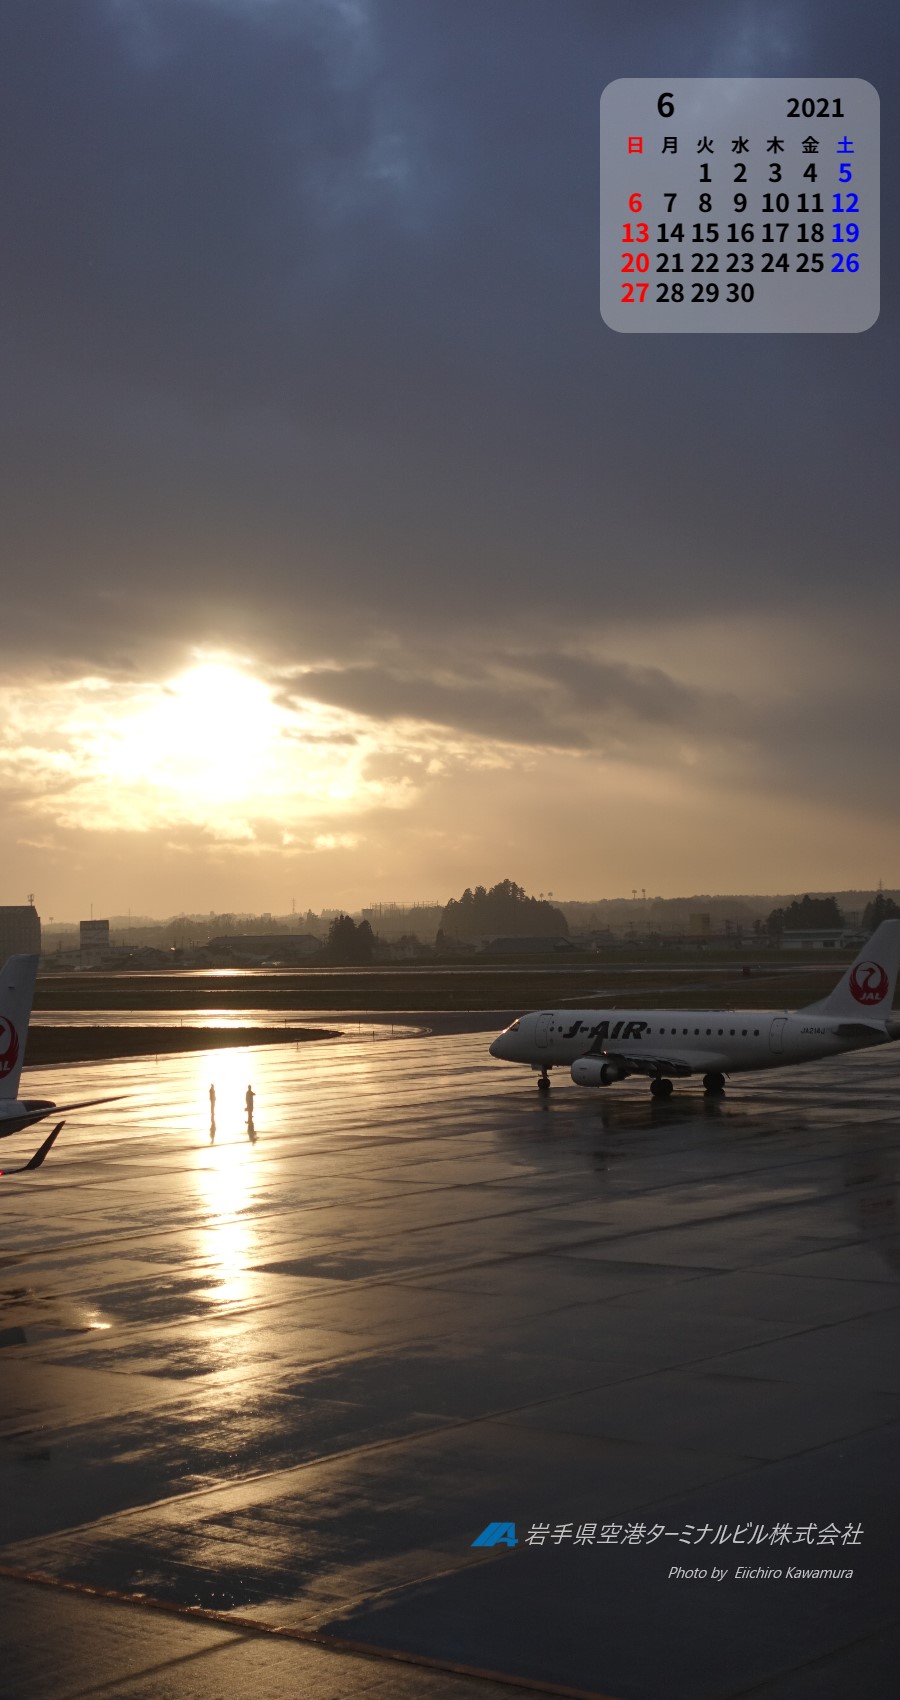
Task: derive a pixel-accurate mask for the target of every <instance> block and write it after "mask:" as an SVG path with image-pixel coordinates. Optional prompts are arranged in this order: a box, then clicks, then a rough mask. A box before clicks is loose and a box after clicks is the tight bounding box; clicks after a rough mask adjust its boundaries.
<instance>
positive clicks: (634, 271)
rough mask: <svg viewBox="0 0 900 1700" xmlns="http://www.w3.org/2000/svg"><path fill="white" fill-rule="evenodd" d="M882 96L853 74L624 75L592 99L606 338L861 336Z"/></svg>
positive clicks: (871, 264)
mask: <svg viewBox="0 0 900 1700" xmlns="http://www.w3.org/2000/svg"><path fill="white" fill-rule="evenodd" d="M879 112H880V107H879V99H878V94H877V92H876V90H875V89H874V88H873V87H872V84H871V83H868V82H865V81H863V80H862V78H860V77H827V78H822V77H819V78H810V77H669V78H650V77H620V78H619V79H618V80H617V81H616V82H612V83H608V84H607V86H606V88H605V89H604V90H603V93H602V95H601V97H600V311H601V313H602V316H603V319H604V321H605V322H606V324H607V325H609V326H610V328H611V329H612V330H615V331H864V330H868V329H869V327H870V325H873V324H874V323H875V320H876V319H877V318H878V311H879V301H880V280H879V263H880V261H879Z"/></svg>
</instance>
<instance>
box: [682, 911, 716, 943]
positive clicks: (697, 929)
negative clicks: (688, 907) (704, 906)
mask: <svg viewBox="0 0 900 1700" xmlns="http://www.w3.org/2000/svg"><path fill="white" fill-rule="evenodd" d="M688 930H689V932H691V933H692V934H693V936H694V937H695V938H708V937H709V934H710V933H711V931H712V916H711V915H710V914H709V913H707V911H706V910H703V911H701V913H699V914H696V915H689V916H688Z"/></svg>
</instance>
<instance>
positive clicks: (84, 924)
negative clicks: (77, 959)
mask: <svg viewBox="0 0 900 1700" xmlns="http://www.w3.org/2000/svg"><path fill="white" fill-rule="evenodd" d="M78 943H79V947H80V950H81V966H82V968H85V967H88V966H89V965H92V964H95V963H98V962H99V961H100V958H101V956H106V954H107V952H108V950H109V922H108V921H79V923H78Z"/></svg>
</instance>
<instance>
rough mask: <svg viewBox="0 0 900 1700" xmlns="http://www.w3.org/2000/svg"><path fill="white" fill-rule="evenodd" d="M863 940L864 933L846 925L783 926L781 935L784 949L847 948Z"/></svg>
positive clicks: (864, 940)
mask: <svg viewBox="0 0 900 1700" xmlns="http://www.w3.org/2000/svg"><path fill="white" fill-rule="evenodd" d="M865 942H866V936H865V933H861V932H857V931H856V930H855V929H850V928H848V927H785V929H784V932H783V933H782V935H781V943H782V946H783V947H784V949H785V950H848V949H850V947H851V946H855V945H860V944H865Z"/></svg>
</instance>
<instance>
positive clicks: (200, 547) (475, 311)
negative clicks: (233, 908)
mask: <svg viewBox="0 0 900 1700" xmlns="http://www.w3.org/2000/svg"><path fill="white" fill-rule="evenodd" d="M897 31H898V18H897V14H896V11H895V9H894V8H891V7H889V6H888V5H887V4H886V0H862V3H861V4H858V5H856V6H854V7H853V8H852V9H851V8H847V7H846V6H838V5H837V4H836V0H815V3H813V0H734V3H733V4H731V5H729V6H728V7H726V8H723V7H722V6H721V5H719V4H718V3H717V0H679V3H678V4H677V5H675V6H673V5H672V4H671V0H665V3H664V0H645V4H644V5H642V6H641V7H639V8H630V9H629V8H620V9H615V8H611V7H609V6H603V5H599V4H597V3H596V0H452V3H450V0H268V3H261V0H258V3H254V0H79V4H78V5H77V6H76V5H73V4H72V3H71V0H41V4H40V5H39V6H27V5H18V6H12V5H10V6H6V7H0V54H2V57H3V63H4V65H5V66H6V68H7V78H6V86H5V93H4V101H3V103H2V105H0V146H2V153H3V159H4V169H3V172H2V173H0V216H2V221H3V228H4V232H5V251H4V264H3V267H2V268H0V352H2V354H3V357H4V374H5V376H4V386H3V391H2V395H0V448H2V463H0V464H2V473H0V491H2V500H3V507H4V540H5V545H6V555H7V559H8V562H9V571H8V574H7V584H6V587H5V593H4V617H5V629H6V631H7V632H8V633H11V634H13V642H12V644H11V645H10V646H8V650H7V655H6V658H5V665H6V668H7V671H8V672H9V673H15V672H16V671H18V672H21V673H22V674H23V675H24V674H25V673H34V672H36V671H44V672H46V673H49V674H50V675H51V676H55V677H65V676H67V675H69V674H77V673H79V672H83V671H85V670H97V671H98V672H103V673H105V674H108V675H110V676H112V677H115V678H118V679H121V680H127V679H129V678H130V679H134V680H139V679H140V678H142V677H144V676H145V674H147V673H148V672H150V673H154V674H156V675H163V676H164V675H165V674H166V673H167V672H168V671H172V670H174V669H176V668H177V667H179V666H181V665H183V664H184V660H185V657H186V656H187V655H188V653H189V652H190V650H191V649H192V648H193V647H195V646H198V645H200V646H204V645H205V646H207V647H213V648H215V647H216V646H221V647H223V648H228V649H230V650H231V651H232V652H233V653H234V654H235V655H238V656H243V657H245V658H246V661H247V663H248V664H250V665H253V666H256V667H257V668H258V669H259V670H260V672H261V673H262V674H264V675H265V676H266V677H267V678H271V679H273V680H276V681H278V680H281V681H282V682H283V680H284V678H285V675H286V674H289V673H291V672H293V673H294V675H295V678H297V679H299V677H300V673H301V670H304V669H305V672H303V682H302V689H303V690H304V691H306V692H309V693H310V694H311V695H314V696H316V697H317V699H318V700H319V701H322V702H330V703H334V704H336V705H337V706H340V707H345V708H350V709H354V710H356V711H357V712H360V713H365V714H367V715H372V716H374V717H375V718H376V719H381V720H383V721H390V720H397V719H401V718H410V719H414V720H419V721H423V722H426V723H428V724H430V725H432V726H436V727H440V728H444V729H446V730H447V732H448V733H458V734H460V735H464V736H472V735H479V734H480V735H483V736H484V737H486V738H487V739H494V740H498V741H501V742H502V741H506V742H509V743H512V744H519V745H521V746H530V745H533V746H536V747H541V748H552V749H557V750H565V751H571V752H573V753H574V754H575V755H576V756H579V757H584V759H585V760H588V759H591V758H592V757H593V756H594V755H595V754H596V753H597V752H601V753H604V752H605V753H607V754H609V753H616V754H621V755H623V756H624V755H625V754H626V753H627V752H629V751H630V752H636V751H639V750H641V749H643V748H645V747H646V746H647V744H648V742H650V741H652V740H653V739H656V741H657V743H658V745H659V748H660V749H665V750H667V751H669V752H671V751H672V750H673V748H674V746H675V744H676V743H677V741H678V740H679V739H682V738H684V739H691V740H693V741H694V742H695V743H696V745H697V747H698V748H703V749H705V750H707V751H711V750H713V749H716V750H722V751H725V752H727V753H728V756H729V759H734V760H735V761H736V760H737V759H738V754H740V758H741V760H742V761H743V762H744V763H745V767H750V768H752V767H753V766H754V764H756V772H757V776H758V777H757V782H758V784H759V785H760V787H761V788H764V787H765V785H766V783H767V777H766V776H767V774H768V776H769V782H770V783H771V785H772V787H773V788H774V789H775V790H779V789H780V790H781V791H782V792H783V791H787V790H790V788H791V786H792V785H800V786H803V785H808V786H809V787H810V788H811V789H812V790H814V791H815V792H816V794H818V795H824V794H825V793H826V790H827V787H828V785H829V783H831V782H832V780H831V775H832V773H833V769H834V766H835V763H836V762H837V760H838V759H839V760H840V762H842V763H845V764H846V765H847V766H848V767H849V768H850V769H852V779H851V780H850V781H848V784H849V787H850V791H851V792H852V800H853V806H854V808H856V807H864V806H868V805H871V806H872V807H873V808H877V809H880V808H881V807H882V804H883V795H884V774H885V772H886V771H887V768H888V765H889V762H890V760H891V759H892V724H893V706H892V705H893V702H894V696H893V683H892V681H893V674H894V671H895V666H896V663H895V657H894V654H893V645H892V644H891V643H889V642H888V640H887V638H886V636H885V633H886V632H887V631H889V630H891V629H892V622H893V621H894V620H895V619H896V616H897V613H898V611H900V610H898V600H900V599H898V593H897V589H896V574H895V571H894V558H895V552H896V519H895V515H894V494H893V492H894V481H895V471H894V469H895V463H896V456H897V446H898V445H897V428H896V419H897V412H896V397H895V388H896V380H895V372H896V368H897V355H898V348H897V315H896V285H895V283H894V278H895V275H896V247H897V240H896V236H895V234H894V231H893V225H892V222H891V221H890V219H885V228H884V232H883V237H884V250H885V262H884V279H883V282H884V289H883V306H882V314H881V318H880V320H879V321H878V323H877V324H876V325H875V327H874V328H873V329H872V330H870V331H869V332H867V333H865V334H864V335H862V336H830V337H825V336H805V337H804V336H772V337H759V336H752V337H750V336H748V337H741V336H738V335H733V336H720V337H704V336H683V337H617V336H616V335H615V334H614V333H612V332H610V331H609V330H608V329H607V328H606V327H605V326H604V325H603V323H602V321H601V320H600V317H599V312H598V306H597V256H596V248H597V213H596V207H597V144H598V100H599V93H600V90H601V88H602V87H603V85H604V84H605V83H606V82H608V81H610V80H611V79H613V78H614V77H617V76H622V75H634V74H638V73H639V74H646V75H656V74H657V73H659V74H660V75H673V76H674V75H686V74H694V75H696V74H705V75H714V74H719V75H730V74H739V75H768V74H771V75H780V74H784V73H786V72H787V71H789V70H790V69H791V68H795V67H797V66H800V67H802V69H803V72H804V74H812V75H816V74H820V73H821V74H830V73H832V72H833V71H834V69H835V67H840V68H842V69H844V70H848V71H852V73H853V74H854V75H857V76H861V77H868V78H869V79H870V80H871V81H872V82H873V83H874V84H875V86H876V87H877V88H879V90H880V92H881V96H882V117H883V130H884V133H883V157H884V159H885V160H886V161H890V159H891V158H892V157H893V149H894V142H895V130H896V127H897V121H896V118H895V115H894V114H895V107H896V100H895V92H896V82H897ZM761 611H762V612H764V613H766V614H767V615H768V617H769V618H770V619H772V620H773V621H774V622H775V623H776V624H780V625H781V626H782V627H783V629H784V630H786V631H788V632H792V631H793V632H796V633H797V635H798V639H799V638H802V637H805V636H806V635H807V634H808V633H810V632H818V633H820V634H821V635H822V641H823V654H825V655H826V657H827V655H828V654H829V653H830V654H832V655H833V656H835V657H838V656H841V655H845V656H846V655H849V656H850V659H849V661H848V663H847V672H848V676H847V678H846V679H843V680H842V684H841V688H840V689H839V690H838V689H835V688H832V684H831V681H830V680H829V679H827V678H826V679H825V680H824V681H823V682H821V685H822V688H821V689H820V688H819V683H818V682H816V681H815V680H811V679H810V678H809V677H804V679H803V680H802V681H799V682H798V683H797V686H796V690H794V691H793V692H789V693H788V696H787V698H785V696H784V695H783V693H781V692H780V690H779V681H778V680H777V679H776V678H774V676H773V675H772V673H771V672H766V671H765V670H764V669H763V670H761V677H760V679H759V682H758V685H757V686H755V685H754V681H753V680H752V679H749V678H748V677H746V676H745V675H746V669H743V668H742V667H741V666H740V665H739V663H740V658H741V630H742V627H741V622H742V620H744V619H745V618H747V617H749V616H750V615H752V616H753V617H754V618H756V617H757V616H758V615H759V614H760V612H761ZM713 617H714V618H717V619H719V621H720V630H721V631H728V633H729V636H728V637H727V639H726V640H724V641H726V642H728V643H730V644H731V645H732V646H733V650H734V654H735V657H736V672H737V673H738V674H739V675H740V678H739V682H736V683H735V689H734V694H729V693H728V692H727V691H722V690H714V689H712V688H711V687H709V686H708V685H707V684H706V683H705V657H704V651H703V642H704V640H703V639H699V640H698V641H697V643H696V645H692V643H691V639H690V635H689V634H690V629H691V622H692V621H695V622H698V623H700V622H701V621H706V620H707V619H709V618H713ZM667 622H669V623H670V624H671V627H672V629H673V631H677V638H676V639H674V640H673V641H674V642H677V644H678V646H679V655H678V665H677V666H676V664H675V661H674V660H673V663H672V666H671V670H669V668H668V666H667V665H661V666H659V667H658V668H656V669H654V668H648V667H646V666H641V665H638V664H637V660H636V656H637V654H638V653H639V646H636V647H635V649H634V651H633V652H630V651H629V648H628V637H627V633H628V631H629V630H631V632H632V633H635V632H637V633H639V632H640V630H641V627H642V623H645V624H646V625H647V626H648V627H652V628H653V629H654V630H656V631H664V630H665V628H666V624H667ZM867 627H869V628H872V637H871V642H870V643H869V644H868V646H867V645H866V642H865V638H866V632H867ZM623 634H625V635H624V636H623ZM829 646H830V647H829ZM824 665H825V666H826V668H827V667H828V665H829V664H828V662H827V659H826V661H825V663H824ZM851 675H852V676H851ZM854 680H855V681H856V685H855V687H854ZM297 688H298V689H299V688H300V686H299V684H298V687H297ZM874 702H880V703H882V704H888V705H891V706H890V709H889V711H885V712H881V713H878V712H876V711H875V710H874V709H873V707H872V704H873V703H874ZM323 736H327V737H330V736H331V734H327V735H326V734H323ZM341 736H342V734H340V733H337V734H335V737H336V738H340V737H341ZM673 759H674V758H673ZM710 759H711V758H710Z"/></svg>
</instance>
